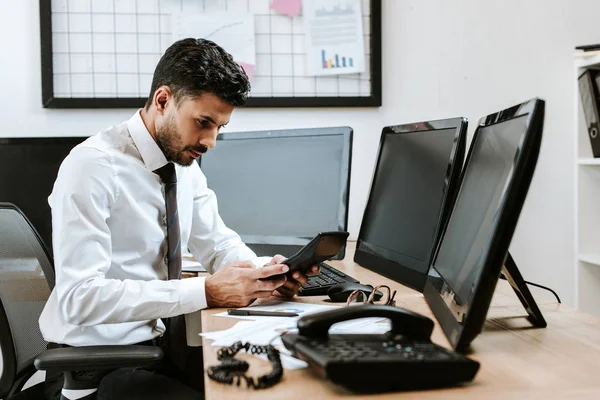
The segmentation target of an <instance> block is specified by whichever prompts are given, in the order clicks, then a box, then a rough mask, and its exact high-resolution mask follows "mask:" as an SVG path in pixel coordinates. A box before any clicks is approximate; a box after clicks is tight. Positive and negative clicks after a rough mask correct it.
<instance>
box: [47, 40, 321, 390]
mask: <svg viewBox="0 0 600 400" xmlns="http://www.w3.org/2000/svg"><path fill="white" fill-rule="evenodd" d="M249 89H250V84H249V82H248V78H247V76H246V74H245V73H244V71H243V70H242V69H241V67H240V66H239V65H238V64H236V63H235V62H234V61H233V59H232V57H231V56H230V55H229V54H228V53H226V52H225V51H224V50H223V49H222V48H221V47H219V46H218V45H216V44H215V43H213V42H211V41H208V40H202V39H200V40H196V39H185V40H181V41H178V42H176V43H174V44H173V45H172V46H171V47H169V48H168V49H167V51H166V52H165V54H164V55H163V57H162V58H161V59H160V61H159V63H158V65H157V66H156V70H155V72H154V78H153V81H152V87H151V91H150V96H149V97H148V101H147V102H146V105H145V107H144V108H143V109H142V110H140V111H138V112H136V113H135V114H134V115H133V116H132V117H131V119H129V120H128V121H126V122H124V123H121V124H119V125H116V126H111V127H110V128H108V129H107V130H105V131H102V132H100V133H99V134H97V135H95V136H92V137H90V138H89V139H87V140H86V141H85V142H83V143H82V144H81V145H79V146H77V147H76V148H75V149H73V151H72V152H71V153H70V154H69V156H68V157H67V158H66V159H65V160H64V162H63V164H62V165H61V168H60V171H59V174H58V177H57V180H56V183H55V185H54V189H53V191H52V194H51V195H50V197H49V203H50V206H51V208H52V225H53V246H54V257H55V268H56V286H55V288H54V290H53V291H52V294H51V295H50V298H49V300H48V303H47V304H46V307H45V308H44V310H43V312H42V315H41V317H40V328H41V331H42V333H43V335H44V338H45V339H46V340H47V341H49V342H51V343H57V344H60V345H68V346H87V345H103V344H107V345H108V344H121V345H127V344H158V345H161V343H163V344H164V343H165V342H168V343H169V346H165V345H163V346H162V347H163V350H164V351H165V360H164V362H163V363H162V364H161V365H160V366H157V367H156V368H152V369H151V370H149V371H148V370H140V369H134V370H126V369H122V370H117V371H114V372H112V373H110V374H108V375H107V376H106V377H104V378H103V379H102V381H101V383H100V387H99V392H98V395H99V397H100V398H107V399H108V398H110V399H115V398H127V399H132V398H137V397H139V398H144V399H149V398H177V399H186V398H198V396H199V392H197V391H195V390H193V389H192V388H191V387H190V386H189V385H194V386H197V384H198V383H201V382H202V380H203V376H202V369H201V367H200V368H198V367H196V371H195V375H194V374H190V373H189V371H182V370H181V369H185V368H187V366H189V365H194V364H195V365H196V366H197V365H198V364H199V363H200V362H201V359H200V358H201V353H200V354H198V352H197V353H195V354H192V357H193V359H192V360H190V359H188V360H185V362H184V363H183V364H182V363H180V362H179V361H180V360H178V359H176V358H177V357H178V355H176V354H175V353H177V352H179V351H180V350H182V349H175V350H173V348H172V347H173V344H174V343H175V344H177V345H179V346H185V344H181V343H180V342H177V341H176V340H175V334H176V332H175V330H173V332H171V331H170V328H169V329H167V328H166V327H165V321H168V322H167V324H166V326H168V327H171V326H173V327H174V326H176V325H177V324H175V321H181V317H178V316H181V315H182V314H187V313H191V312H194V311H197V310H200V309H203V308H206V307H240V306H247V305H249V304H250V303H252V302H253V301H254V300H255V299H257V298H266V297H269V296H271V295H272V294H273V293H274V291H277V292H278V293H279V294H280V295H284V296H293V295H295V294H296V293H297V292H298V290H299V288H300V286H301V285H302V284H303V283H305V282H306V281H307V277H306V276H305V275H302V274H298V273H294V275H293V276H292V277H291V278H289V279H286V277H285V275H282V274H284V273H285V272H287V270H288V267H287V266H285V265H282V264H280V262H281V261H282V259H283V257H281V256H276V257H274V258H273V259H272V260H271V262H270V263H269V264H268V265H266V266H264V267H262V268H259V269H257V268H255V266H254V265H253V264H252V262H251V260H253V259H255V258H256V255H255V254H254V253H253V252H252V251H251V250H250V249H249V248H248V247H246V246H245V245H244V243H242V241H241V240H240V237H239V236H238V235H237V234H236V233H235V232H233V231H232V230H230V229H228V228H227V227H226V226H225V224H224V223H223V221H222V220H221V218H220V217H219V214H218V210H217V200H216V198H215V194H214V193H213V192H212V191H211V190H210V189H208V187H207V183H206V178H205V177H204V175H203V174H202V172H201V171H200V168H199V167H198V164H197V163H196V162H195V160H196V159H197V158H198V157H200V156H201V155H202V154H203V153H205V152H206V151H208V150H209V149H211V148H213V147H214V146H215V143H216V137H217V134H218V132H219V130H220V129H221V128H222V127H223V126H225V125H227V123H228V122H229V119H230V117H231V114H232V112H233V109H234V108H235V107H238V106H241V105H243V104H244V103H245V101H246V99H247V95H248V91H249ZM273 168H278V166H277V165H273ZM274 189H275V188H274ZM240 195H241V196H243V193H240ZM269 195H272V196H277V193H276V192H274V193H271V194H269V193H265V196H269ZM281 201H285V198H283V197H282V199H281ZM182 248H184V249H186V248H188V249H189V250H190V251H191V253H192V254H193V255H194V257H195V258H196V259H197V260H198V261H200V262H201V263H202V264H203V265H204V266H205V267H206V268H207V269H208V271H209V272H211V273H212V275H211V276H209V277H208V278H206V279H205V278H199V277H196V278H189V279H184V280H180V279H179V277H180V274H181V249H182ZM313 272H318V269H316V268H314V269H313ZM271 276H274V278H272V279H269V280H263V279H261V278H268V277H271ZM163 338H167V339H166V340H163ZM50 375H51V374H50ZM184 382H185V383H186V384H187V385H186V384H184ZM195 384H196V385H195ZM61 386H62V377H61V376H49V377H48V378H47V383H46V389H47V396H49V398H58V397H59V396H60V393H59V392H60V387H61Z"/></svg>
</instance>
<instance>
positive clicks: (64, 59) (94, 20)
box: [40, 0, 382, 108]
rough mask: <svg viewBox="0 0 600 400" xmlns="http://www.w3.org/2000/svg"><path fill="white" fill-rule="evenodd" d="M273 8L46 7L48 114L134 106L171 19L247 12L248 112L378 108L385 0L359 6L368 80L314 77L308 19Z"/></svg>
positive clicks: (205, 2) (49, 1) (94, 2)
mask: <svg viewBox="0 0 600 400" xmlns="http://www.w3.org/2000/svg"><path fill="white" fill-rule="evenodd" d="M270 2H271V0H160V1H159V0H40V33H41V63H42V98H43V99H42V101H43V106H44V107H47V108H137V107H142V106H143V104H144V103H145V101H146V99H147V98H148V95H149V91H150V85H151V81H152V74H153V72H154V68H155V66H156V64H157V62H158V60H159V59H160V57H161V55H162V54H163V52H164V51H165V50H166V48H167V47H168V46H169V45H170V44H171V43H172V42H173V40H172V34H171V33H172V32H171V13H172V12H173V10H178V11H183V12H213V11H221V12H222V11H226V12H234V11H235V12H250V13H252V14H253V15H254V18H255V44H256V66H255V71H254V77H253V80H252V90H251V92H250V95H249V99H248V103H247V105H246V106H247V107H335V106H339V107H376V106H380V105H381V3H382V2H381V0H362V9H361V11H362V14H363V15H362V19H363V35H364V44H365V50H364V52H365V67H366V68H365V72H363V73H357V74H346V75H334V76H316V77H315V76H308V75H306V67H305V62H306V60H305V58H306V52H305V37H304V23H303V20H302V14H301V13H300V15H298V16H296V17H294V18H291V17H289V16H287V15H283V14H279V13H277V12H276V11H274V10H272V9H271V8H270Z"/></svg>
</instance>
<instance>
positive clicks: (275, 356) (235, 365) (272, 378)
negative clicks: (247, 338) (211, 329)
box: [207, 341, 283, 389]
mask: <svg viewBox="0 0 600 400" xmlns="http://www.w3.org/2000/svg"><path fill="white" fill-rule="evenodd" d="M242 349H244V350H246V353H250V354H255V355H259V354H266V355H267V358H268V359H269V361H271V365H272V367H273V369H272V370H271V372H269V373H268V374H266V375H263V376H259V377H258V378H253V377H251V376H247V375H246V372H247V371H248V368H249V367H250V365H249V364H248V363H247V362H246V361H244V360H238V359H235V358H234V357H235V355H236V354H237V353H238V352H239V351H240V350H242ZM217 359H218V360H219V361H221V364H219V365H213V366H211V367H208V370H207V373H208V377H209V378H210V379H212V380H215V381H217V382H221V383H225V384H228V385H232V384H234V383H235V384H236V385H237V386H240V382H241V381H242V380H243V381H245V382H246V386H247V387H248V388H252V389H266V388H269V387H271V386H273V385H275V384H277V383H278V382H279V381H280V380H281V377H282V376H283V367H282V365H281V357H280V356H279V351H278V350H277V349H276V348H275V347H273V346H271V345H267V346H256V345H251V344H250V343H245V344H242V342H239V341H238V342H235V343H234V344H233V345H232V346H229V347H223V348H221V349H219V351H218V352H217Z"/></svg>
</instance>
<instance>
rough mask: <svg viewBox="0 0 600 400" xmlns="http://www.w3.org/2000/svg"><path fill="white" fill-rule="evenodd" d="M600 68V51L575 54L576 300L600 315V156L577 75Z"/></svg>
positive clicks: (584, 309) (583, 308)
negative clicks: (592, 139) (594, 149)
mask: <svg viewBox="0 0 600 400" xmlns="http://www.w3.org/2000/svg"><path fill="white" fill-rule="evenodd" d="M591 66H594V67H600V51H593V52H588V53H577V54H575V96H574V97H575V98H574V101H575V107H574V109H575V135H574V136H575V160H576V162H575V188H574V189H575V285H576V286H575V301H576V306H577V308H579V309H581V310H582V311H585V312H587V313H590V314H595V315H600V158H594V157H593V155H592V148H591V144H590V139H589V137H588V132H587V127H586V123H585V117H584V113H583V107H582V105H581V97H580V94H579V84H578V81H577V78H578V77H579V75H580V74H581V73H582V72H583V71H584V70H585V69H586V68H588V67H591Z"/></svg>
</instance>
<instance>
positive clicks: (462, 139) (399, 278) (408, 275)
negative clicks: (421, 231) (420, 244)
mask: <svg viewBox="0 0 600 400" xmlns="http://www.w3.org/2000/svg"><path fill="white" fill-rule="evenodd" d="M467 125H468V122H467V119H466V118H462V117H456V118H447V119H440V120H434V121H424V122H416V123H409V124H402V125H392V126H386V127H384V128H383V130H382V132H381V137H380V141H379V150H378V152H377V161H376V163H375V169H374V172H373V176H372V178H371V187H370V190H369V197H368V200H367V204H366V207H365V211H364V214H363V219H362V222H361V227H360V233H359V235H358V239H357V242H356V251H355V253H354V261H355V262H356V263H357V264H360V265H361V266H363V267H365V268H367V269H370V270H372V271H375V272H377V273H379V274H381V275H384V276H386V277H388V278H390V279H392V280H394V281H396V282H399V283H401V284H403V285H405V286H408V287H411V288H413V289H415V290H418V291H423V287H424V285H425V281H426V279H427V270H426V271H425V272H423V273H421V272H418V271H416V270H414V269H411V268H408V267H406V266H403V265H402V264H400V263H397V262H394V261H391V260H388V259H387V258H385V257H382V256H377V255H374V254H372V253H371V252H369V251H364V250H363V249H361V245H362V244H363V243H365V241H364V239H363V238H364V235H365V227H366V225H367V221H366V216H367V215H368V213H369V210H370V209H371V207H375V204H374V199H373V190H374V183H375V177H376V176H377V173H378V171H379V164H380V161H381V153H382V150H383V146H384V144H385V140H386V138H387V137H388V136H389V135H401V134H407V133H416V132H428V131H432V130H435V131H438V130H444V129H454V144H453V146H452V150H451V151H450V157H449V159H448V168H447V169H446V177H445V179H444V181H445V186H444V190H443V191H444V195H443V199H442V209H441V212H440V215H439V217H438V222H437V228H436V236H435V240H434V243H433V246H432V249H431V254H430V258H429V260H428V261H427V265H430V264H431V260H432V257H433V254H434V253H435V249H436V248H437V243H438V241H439V239H440V237H441V236H440V233H441V227H442V226H443V224H444V221H445V220H446V219H447V218H448V215H449V211H450V210H451V207H452V205H453V200H454V197H455V196H456V193H457V190H458V183H459V176H460V171H461V166H462V161H463V159H464V156H465V148H466V135H467ZM427 268H428V267H427Z"/></svg>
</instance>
